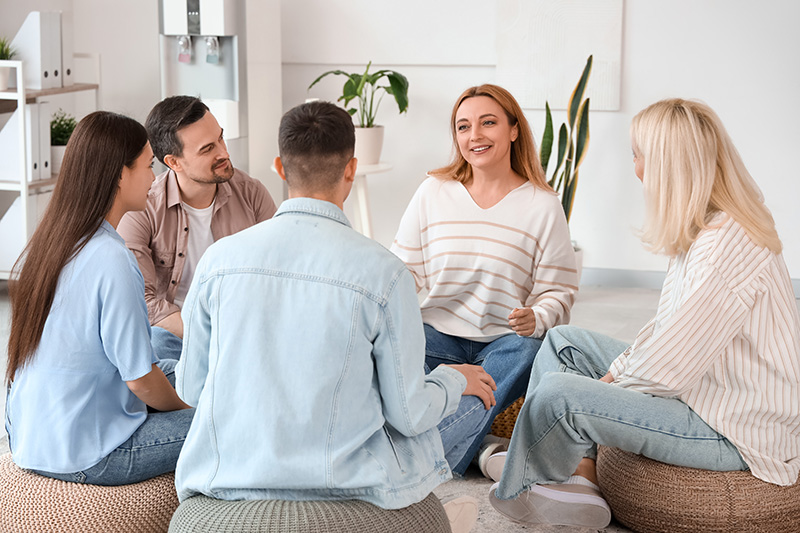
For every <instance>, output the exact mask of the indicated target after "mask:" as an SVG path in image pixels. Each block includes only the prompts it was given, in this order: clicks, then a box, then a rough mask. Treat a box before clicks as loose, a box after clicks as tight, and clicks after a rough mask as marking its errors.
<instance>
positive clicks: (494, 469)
mask: <svg viewBox="0 0 800 533" xmlns="http://www.w3.org/2000/svg"><path fill="white" fill-rule="evenodd" d="M507 455H508V452H499V453H495V454H492V455H490V456H489V457H488V458H487V459H486V461H485V462H484V468H485V469H486V472H484V475H485V476H486V477H488V478H491V479H493V480H494V481H500V476H501V475H502V474H503V467H504V466H505V465H506V456H507ZM481 472H483V469H481Z"/></svg>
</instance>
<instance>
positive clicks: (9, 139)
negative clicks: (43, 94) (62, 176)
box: [0, 104, 50, 182]
mask: <svg viewBox="0 0 800 533" xmlns="http://www.w3.org/2000/svg"><path fill="white" fill-rule="evenodd" d="M23 111H24V113H25V136H26V137H27V138H26V139H25V167H26V170H25V173H26V174H27V175H28V181H29V182H30V181H34V180H38V179H40V177H41V173H40V171H39V158H40V154H39V141H40V132H39V122H40V118H39V104H25V108H24V110H23V109H19V108H17V109H16V110H14V113H13V114H12V115H11V118H9V119H8V122H6V125H5V126H3V129H2V130H0V161H9V162H11V161H14V162H15V161H19V159H18V158H19V143H20V142H21V141H20V138H19V122H18V121H19V120H20V114H22V113H23ZM49 131H50V130H49V128H48V132H49ZM48 144H49V140H48ZM48 160H49V158H48ZM48 166H49V165H48ZM21 177H22V176H20V175H19V166H18V165H17V164H10V165H6V164H2V165H0V180H2V181H19V179H20V178H21Z"/></svg>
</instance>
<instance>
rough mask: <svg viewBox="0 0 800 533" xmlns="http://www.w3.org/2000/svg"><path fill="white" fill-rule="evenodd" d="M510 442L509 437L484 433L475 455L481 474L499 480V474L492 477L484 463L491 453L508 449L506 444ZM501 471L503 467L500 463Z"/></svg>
mask: <svg viewBox="0 0 800 533" xmlns="http://www.w3.org/2000/svg"><path fill="white" fill-rule="evenodd" d="M510 442H511V440H510V439H505V438H503V437H496V436H494V435H486V436H485V437H484V438H483V443H482V444H481V447H480V448H478V455H477V456H476V457H477V459H478V468H480V469H481V474H483V475H484V476H485V477H488V478H491V479H494V480H495V481H500V474H499V473H498V474H497V478H495V477H493V476H492V475H490V473H489V471H488V470H487V468H486V465H487V462H488V461H489V458H490V457H491V456H492V455H494V454H496V453H499V452H504V451H506V450H508V444H509V443H510ZM502 472H503V467H502V465H501V466H500V473H502Z"/></svg>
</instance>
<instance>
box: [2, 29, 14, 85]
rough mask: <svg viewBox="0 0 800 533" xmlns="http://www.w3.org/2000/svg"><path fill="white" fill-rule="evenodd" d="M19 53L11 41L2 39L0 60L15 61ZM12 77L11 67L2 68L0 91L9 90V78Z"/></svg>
mask: <svg viewBox="0 0 800 533" xmlns="http://www.w3.org/2000/svg"><path fill="white" fill-rule="evenodd" d="M16 54H17V51H16V50H14V48H13V47H12V46H11V41H9V40H8V39H6V38H5V37H0V59H14V56H15V55H16ZM10 75H11V68H10V67H0V91H5V90H6V89H8V78H9V76H10Z"/></svg>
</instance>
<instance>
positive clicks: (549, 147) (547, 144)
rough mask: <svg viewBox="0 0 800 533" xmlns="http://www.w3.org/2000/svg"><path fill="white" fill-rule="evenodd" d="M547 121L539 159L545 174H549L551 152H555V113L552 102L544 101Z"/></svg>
mask: <svg viewBox="0 0 800 533" xmlns="http://www.w3.org/2000/svg"><path fill="white" fill-rule="evenodd" d="M544 109H545V121H544V133H542V146H541V147H540V149H539V161H541V163H542V168H543V169H544V173H545V176H546V175H547V164H548V163H549V162H550V154H552V152H553V115H552V114H551V113H550V103H549V102H545V103H544Z"/></svg>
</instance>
